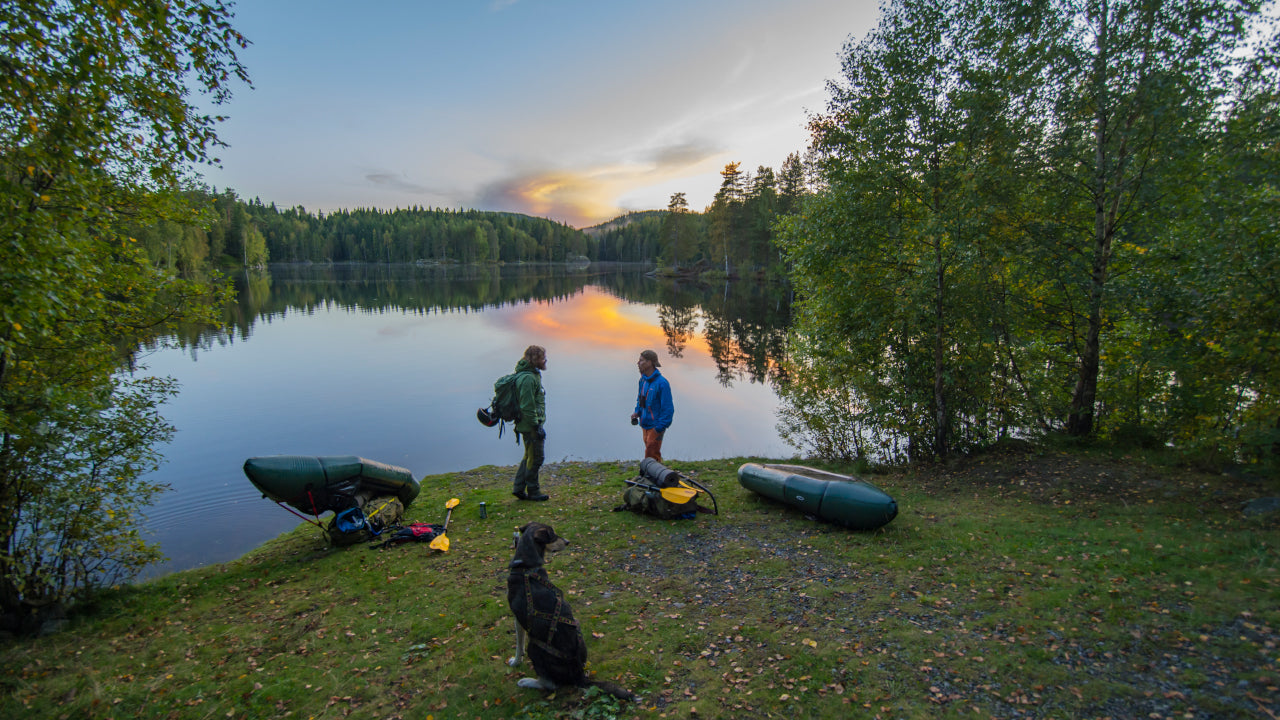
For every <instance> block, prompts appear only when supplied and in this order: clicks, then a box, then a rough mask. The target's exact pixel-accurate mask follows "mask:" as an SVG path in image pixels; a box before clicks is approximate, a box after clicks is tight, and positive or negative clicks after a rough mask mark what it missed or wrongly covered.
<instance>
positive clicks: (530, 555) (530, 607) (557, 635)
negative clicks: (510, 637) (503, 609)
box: [507, 522, 635, 700]
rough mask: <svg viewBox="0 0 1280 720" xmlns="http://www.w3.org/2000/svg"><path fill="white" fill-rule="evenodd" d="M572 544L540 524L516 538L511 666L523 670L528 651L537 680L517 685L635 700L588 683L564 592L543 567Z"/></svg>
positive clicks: (510, 597) (510, 582)
mask: <svg viewBox="0 0 1280 720" xmlns="http://www.w3.org/2000/svg"><path fill="white" fill-rule="evenodd" d="M568 544H569V541H567V540H565V539H564V538H562V537H560V536H559V535H556V531H555V530H554V529H553V528H552V527H551V526H550V525H543V524H542V523H536V522H532V523H529V524H528V525H525V526H524V527H522V528H520V530H519V532H517V533H516V541H515V551H516V552H515V557H513V558H512V559H511V564H510V565H509V566H508V567H510V569H511V572H510V574H509V575H507V604H508V605H509V606H510V607H511V613H512V614H513V615H515V617H516V654H515V657H513V658H511V659H510V660H508V661H507V664H508V665H510V666H511V667H515V666H517V665H519V664H520V661H521V659H522V658H523V657H524V654H525V653H526V652H528V654H529V661H530V662H532V663H533V670H534V672H536V673H537V674H538V676H537V677H532V678H521V680H520V681H519V683H518V684H519V685H520V687H522V688H532V689H537V690H555V689H556V688H557V687H560V686H562V685H573V686H578V687H586V686H589V685H594V686H596V687H598V688H600V689H602V690H604V691H605V692H607V693H609V694H610V695H613V696H614V697H618V698H621V699H624V700H631V699H634V697H635V696H634V695H632V694H631V693H629V692H627V691H626V690H624V689H622V688H620V687H618V686H617V685H614V684H613V683H610V682H599V681H594V680H591V679H589V678H588V677H587V674H586V672H585V670H584V666H585V665H586V663H587V644H586V643H585V642H583V640H582V632H581V630H579V629H578V622H577V621H576V620H574V619H573V611H572V610H570V609H569V604H568V603H567V602H565V600H564V593H563V592H561V591H560V588H558V587H556V586H555V585H552V584H551V580H550V578H548V577H547V571H546V569H544V568H543V564H544V562H545V558H546V554H547V553H556V552H559V551H561V550H563V549H565V547H566V546H567V545H568ZM526 645H527V646H528V647H527V648H526Z"/></svg>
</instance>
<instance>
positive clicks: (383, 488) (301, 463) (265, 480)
mask: <svg viewBox="0 0 1280 720" xmlns="http://www.w3.org/2000/svg"><path fill="white" fill-rule="evenodd" d="M244 474H245V475H246V476H247V477H248V478H249V482H251V483H253V485H254V487H256V488H258V489H259V490H261V491H262V496H263V497H266V498H270V499H272V500H275V501H276V502H278V503H288V504H290V505H292V506H294V507H295V508H297V509H299V510H301V511H302V512H305V513H311V514H312V515H319V514H320V513H322V512H325V511H326V510H333V511H335V512H337V511H338V510H342V509H345V508H348V507H351V505H352V503H353V502H355V501H356V498H357V497H358V496H362V497H364V498H368V497H376V496H381V495H394V496H396V497H397V498H399V499H400V502H401V503H402V504H403V505H404V507H406V508H407V507H409V503H411V502H413V499H414V498H416V497H418V490H419V489H420V488H419V486H418V481H417V480H414V479H413V473H411V472H409V470H407V469H405V468H402V467H396V466H395V465H387V464H385V463H380V462H374V461H373V460H365V459H364V458H362V457H356V456H355V455H332V456H323V457H314V456H310V455H268V456H265V457H253V458H249V459H248V460H245V461H244ZM356 504H363V503H360V502H357V503H356Z"/></svg>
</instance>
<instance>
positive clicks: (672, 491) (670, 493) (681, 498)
mask: <svg viewBox="0 0 1280 720" xmlns="http://www.w3.org/2000/svg"><path fill="white" fill-rule="evenodd" d="M658 492H660V493H662V497H663V498H665V499H666V500H667V501H669V502H673V503H676V504H684V503H687V502H689V501H690V500H692V499H693V498H694V496H695V495H697V494H698V491H697V490H694V489H692V488H682V487H676V488H660V489H659V490H658Z"/></svg>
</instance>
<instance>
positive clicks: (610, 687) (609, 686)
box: [583, 680, 636, 701]
mask: <svg viewBox="0 0 1280 720" xmlns="http://www.w3.org/2000/svg"><path fill="white" fill-rule="evenodd" d="M583 686H584V687H598V688H600V689H601V690H603V691H605V692H607V693H609V694H610V695H612V696H614V697H616V698H618V699H619V700H627V701H633V700H635V699H636V696H635V695H633V694H632V693H630V692H628V691H627V689H626V688H624V687H622V686H621V685H617V684H614V683H611V682H609V681H608V680H588V681H586V682H585V683H583Z"/></svg>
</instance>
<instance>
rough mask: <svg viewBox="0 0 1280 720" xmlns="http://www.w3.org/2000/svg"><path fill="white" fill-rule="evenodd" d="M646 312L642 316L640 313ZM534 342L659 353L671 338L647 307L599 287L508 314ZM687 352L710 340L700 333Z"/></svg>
mask: <svg viewBox="0 0 1280 720" xmlns="http://www.w3.org/2000/svg"><path fill="white" fill-rule="evenodd" d="M639 310H645V313H644V314H638V311H639ZM506 319H507V321H508V322H510V323H511V325H512V326H513V327H518V328H520V330H521V331H522V332H523V333H525V334H526V335H527V336H528V337H529V338H530V342H532V343H536V344H539V345H545V346H547V348H548V349H551V348H552V347H555V346H559V347H564V348H566V349H568V348H569V347H573V346H584V345H585V346H590V347H597V348H598V347H610V348H637V352H639V350H640V349H643V348H653V349H655V350H659V351H661V350H662V348H663V347H664V346H665V345H666V342H667V339H666V336H665V335H664V334H663V332H662V328H661V327H659V326H658V325H656V324H654V318H653V315H652V314H651V313H650V312H649V311H648V310H646V309H645V307H644V306H638V305H636V304H635V303H628V302H626V301H623V300H620V299H618V298H617V297H614V296H613V295H610V294H608V293H606V292H603V291H602V290H600V289H599V288H595V287H588V288H585V289H584V290H583V291H582V292H581V293H578V294H576V295H574V296H573V297H571V298H567V299H565V300H557V301H556V302H555V303H547V302H535V303H530V304H529V305H527V306H524V307H522V308H521V309H520V310H519V311H517V312H514V313H512V314H510V315H509V316H507V318H506ZM685 348H686V351H688V350H692V351H694V352H695V353H697V354H698V355H706V354H709V350H708V348H707V341H706V339H705V338H703V337H702V336H701V335H695V336H693V337H691V338H689V339H688V342H687V343H686V345H685Z"/></svg>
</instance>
